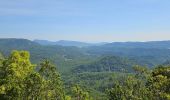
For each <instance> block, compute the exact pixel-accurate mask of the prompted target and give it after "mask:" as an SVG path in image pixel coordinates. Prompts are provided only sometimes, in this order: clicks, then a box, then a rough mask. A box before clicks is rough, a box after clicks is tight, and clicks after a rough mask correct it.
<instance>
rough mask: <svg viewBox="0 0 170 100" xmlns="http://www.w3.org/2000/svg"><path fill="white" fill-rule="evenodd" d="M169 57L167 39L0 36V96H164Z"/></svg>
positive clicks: (155, 99)
mask: <svg viewBox="0 0 170 100" xmlns="http://www.w3.org/2000/svg"><path fill="white" fill-rule="evenodd" d="M147 46H148V47H147ZM13 50H18V51H13ZM23 50H25V51H23ZM29 52H30V54H29ZM169 61H170V50H169V41H161V42H159V41H157V42H145V43H131V42H130V43H112V44H103V45H97V46H96V45H95V46H85V47H76V46H61V45H41V44H39V43H36V42H34V41H30V40H26V39H0V74H1V75H0V98H1V99H6V100H10V99H16V100H22V99H23V98H26V99H27V100H33V99H37V100H42V99H46V100H49V99H50V100H51V99H52V100H53V99H57V100H129V99H130V100H141V99H145V100H169V97H170V96H169V94H170V91H169V85H170V84H169V74H170V73H169V70H170V67H168V66H169V65H170V64H169Z"/></svg>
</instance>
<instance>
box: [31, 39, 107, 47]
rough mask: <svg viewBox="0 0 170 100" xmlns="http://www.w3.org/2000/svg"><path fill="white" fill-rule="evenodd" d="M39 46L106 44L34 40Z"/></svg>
mask: <svg viewBox="0 0 170 100" xmlns="http://www.w3.org/2000/svg"><path fill="white" fill-rule="evenodd" d="M34 42H37V43H39V44H41V45H61V46H76V47H88V46H99V45H104V44H106V43H105V42H102V43H85V42H79V41H68V40H60V41H56V42H52V41H48V40H34Z"/></svg>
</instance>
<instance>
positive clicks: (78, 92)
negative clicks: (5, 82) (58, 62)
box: [72, 85, 92, 100]
mask: <svg viewBox="0 0 170 100" xmlns="http://www.w3.org/2000/svg"><path fill="white" fill-rule="evenodd" d="M72 91H73V94H74V97H73V98H75V99H76V100H92V98H91V97H90V96H89V93H88V92H85V91H83V89H82V88H80V86H79V85H75V86H74V87H72Z"/></svg>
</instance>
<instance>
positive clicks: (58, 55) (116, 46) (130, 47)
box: [0, 39, 170, 71]
mask: <svg viewBox="0 0 170 100" xmlns="http://www.w3.org/2000/svg"><path fill="white" fill-rule="evenodd" d="M169 47H170V41H155V42H115V43H109V44H104V45H99V46H88V47H83V48H79V47H75V46H74V47H73V46H59V45H41V44H39V43H37V42H34V41H30V40H26V39H0V52H2V53H3V55H5V56H6V55H8V54H9V53H10V52H11V51H12V50H27V51H29V52H30V53H31V55H32V56H31V60H32V61H33V63H37V62H39V61H40V60H42V59H44V58H47V59H50V60H52V61H53V62H54V63H55V64H57V65H58V68H59V70H62V71H66V70H67V71H68V70H71V69H74V68H75V67H77V66H79V67H80V68H81V67H82V66H87V65H88V66H90V65H91V64H92V63H93V61H96V60H97V59H98V58H100V57H102V56H118V57H122V58H124V57H125V58H128V59H131V60H134V62H135V63H136V64H139V65H144V66H145V65H146V66H149V67H153V66H155V65H159V64H162V63H164V62H166V61H168V60H170V49H169ZM117 59H118V58H117ZM121 60H122V59H121ZM121 60H120V61H121ZM114 61H115V59H114V60H109V63H110V62H112V63H113V62H114ZM101 62H102V60H101V61H98V63H101ZM93 64H94V63H93ZM80 65H81V66H80ZM103 66H105V64H103ZM117 67H120V68H121V66H117ZM83 68H84V67H83ZM86 68H88V67H85V69H86ZM78 69H79V68H78ZM94 69H95V70H96V68H90V70H91V71H94ZM86 70H87V69H86ZM90 70H89V69H88V71H90ZM104 71H105V70H104Z"/></svg>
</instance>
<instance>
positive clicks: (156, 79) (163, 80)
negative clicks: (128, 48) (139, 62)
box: [147, 66, 170, 100]
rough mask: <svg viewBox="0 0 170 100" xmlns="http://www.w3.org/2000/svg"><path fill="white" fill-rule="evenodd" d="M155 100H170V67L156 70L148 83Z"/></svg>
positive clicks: (160, 67)
mask: <svg viewBox="0 0 170 100" xmlns="http://www.w3.org/2000/svg"><path fill="white" fill-rule="evenodd" d="M147 87H148V88H149V90H150V91H152V95H153V99H154V100H170V67H164V66H159V67H157V68H155V69H154V70H153V71H152V73H151V77H150V79H149V80H148V82H147Z"/></svg>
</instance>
